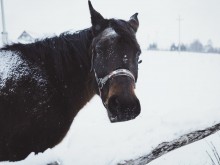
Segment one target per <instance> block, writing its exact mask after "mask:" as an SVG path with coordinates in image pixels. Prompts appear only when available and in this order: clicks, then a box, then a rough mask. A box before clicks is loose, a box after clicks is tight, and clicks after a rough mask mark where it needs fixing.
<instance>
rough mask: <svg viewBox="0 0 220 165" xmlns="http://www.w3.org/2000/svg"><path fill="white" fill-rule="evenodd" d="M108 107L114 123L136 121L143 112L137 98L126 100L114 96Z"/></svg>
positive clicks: (110, 117)
mask: <svg viewBox="0 0 220 165" xmlns="http://www.w3.org/2000/svg"><path fill="white" fill-rule="evenodd" d="M106 106H107V110H108V116H109V119H110V121H111V122H112V123H113V122H122V121H128V120H132V119H135V118H136V117H137V116H138V115H139V114H140V112H141V106H140V102H139V100H138V98H137V97H136V96H133V97H132V98H125V97H122V96H118V95H114V96H111V97H110V98H109V100H108V104H107V105H106Z"/></svg>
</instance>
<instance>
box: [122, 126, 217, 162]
mask: <svg viewBox="0 0 220 165" xmlns="http://www.w3.org/2000/svg"><path fill="white" fill-rule="evenodd" d="M219 130H220V123H219V124H216V125H214V126H212V127H208V128H206V129H204V130H198V131H194V132H191V133H189V134H186V135H183V136H181V137H180V138H178V139H175V140H173V141H170V142H163V143H161V144H159V145H158V146H157V147H156V148H155V149H153V150H152V151H151V152H150V153H149V154H147V155H145V156H141V157H139V158H137V159H132V160H128V161H125V163H119V164H118V165H146V164H148V163H149V162H151V161H152V160H155V159H157V158H159V157H160V156H162V155H164V154H166V153H168V152H170V151H173V150H175V149H177V148H180V147H183V146H185V145H187V144H190V143H193V142H196V141H198V140H201V139H204V138H205V137H207V136H209V135H211V134H214V133H215V132H217V131H219Z"/></svg>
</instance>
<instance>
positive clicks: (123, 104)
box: [0, 1, 140, 161]
mask: <svg viewBox="0 0 220 165" xmlns="http://www.w3.org/2000/svg"><path fill="white" fill-rule="evenodd" d="M89 8H90V14H91V21H92V27H91V28H88V29H85V30H81V31H79V32H76V33H73V34H71V33H68V32H67V33H63V34H61V35H60V36H54V37H52V38H46V39H44V40H41V41H36V42H35V43H30V44H19V43H18V44H12V45H9V46H5V47H4V48H2V49H0V161H4V160H12V161H16V160H22V159H24V158H25V157H26V156H28V154H29V153H31V152H35V153H38V152H43V151H44V150H46V149H47V148H52V147H54V146H55V145H56V144H58V143H59V142H60V141H61V140H62V139H63V138H64V136H65V135H66V133H67V131H68V130H69V128H70V125H71V123H72V121H73V119H74V117H75V116H76V115H77V113H78V111H79V110H80V109H81V108H82V107H83V106H84V105H85V104H86V103H87V102H88V101H89V100H90V99H91V98H92V97H93V96H94V95H95V94H98V95H100V98H101V99H102V102H103V104H104V106H105V108H106V109H107V113H108V115H109V119H110V121H111V122H120V121H127V120H131V119H134V118H135V117H136V116H138V115H139V113H140V103H139V100H138V99H137V97H136V96H135V93H134V88H135V82H136V81H137V77H138V71H137V70H138V57H139V55H140V47H139V45H138V43H137V41H136V37H135V34H136V31H137V28H138V24H139V23H138V19H137V14H134V15H133V16H132V17H131V18H130V20H129V21H124V20H116V19H104V18H103V17H102V16H101V14H100V13H98V12H97V11H95V10H94V9H93V7H92V5H91V2H90V1H89Z"/></svg>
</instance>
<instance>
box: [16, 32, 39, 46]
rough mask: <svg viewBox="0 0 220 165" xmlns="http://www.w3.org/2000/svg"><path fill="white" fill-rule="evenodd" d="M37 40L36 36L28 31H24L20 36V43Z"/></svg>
mask: <svg viewBox="0 0 220 165" xmlns="http://www.w3.org/2000/svg"><path fill="white" fill-rule="evenodd" d="M34 41H35V38H34V37H33V36H32V35H31V34H30V33H28V32H26V31H23V32H22V33H21V35H20V36H19V37H18V42H20V43H24V44H26V43H32V42H34Z"/></svg>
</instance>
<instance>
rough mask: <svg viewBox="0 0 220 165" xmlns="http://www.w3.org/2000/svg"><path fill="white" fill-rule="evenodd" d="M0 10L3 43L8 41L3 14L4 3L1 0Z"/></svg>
mask: <svg viewBox="0 0 220 165" xmlns="http://www.w3.org/2000/svg"><path fill="white" fill-rule="evenodd" d="M1 11H2V43H3V45H5V44H7V43H8V33H7V32H6V28H5V14H4V4H3V0H1Z"/></svg>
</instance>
